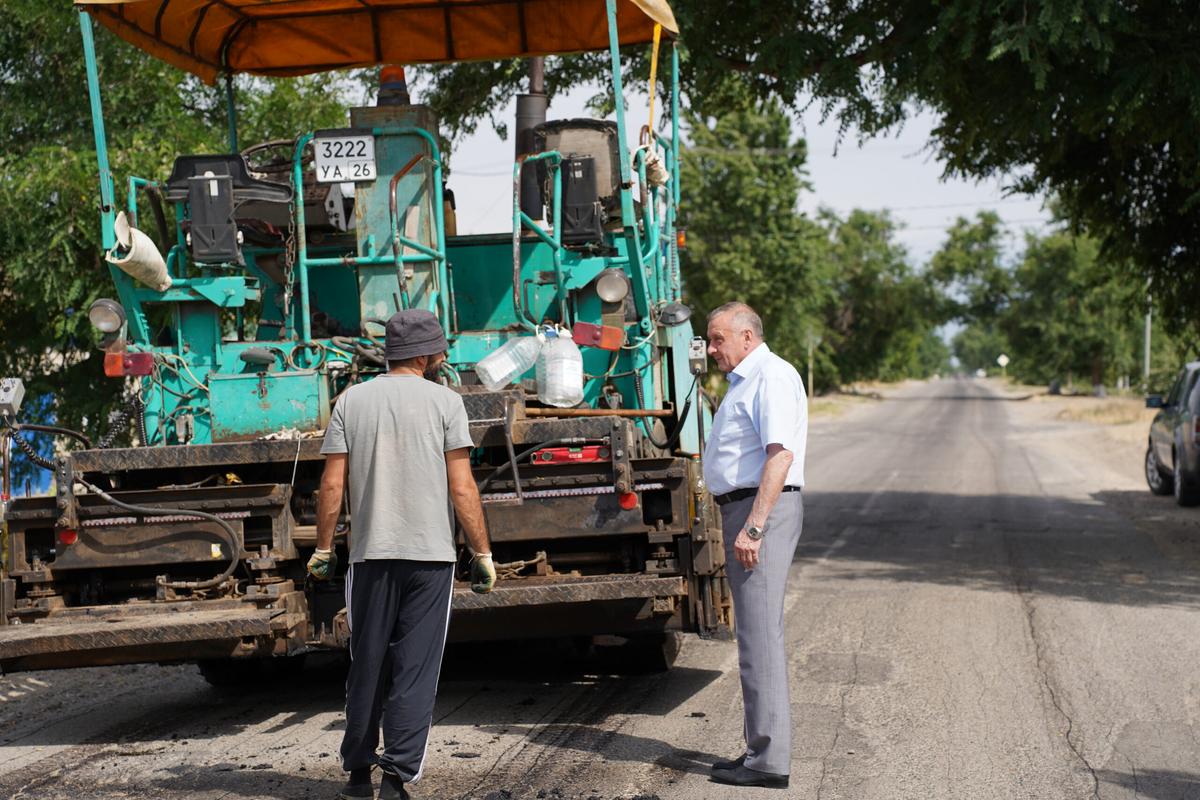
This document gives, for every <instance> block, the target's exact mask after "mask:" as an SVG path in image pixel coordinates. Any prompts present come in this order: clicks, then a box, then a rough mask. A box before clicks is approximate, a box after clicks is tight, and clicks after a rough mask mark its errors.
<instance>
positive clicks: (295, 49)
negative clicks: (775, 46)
mask: <svg viewBox="0 0 1200 800" xmlns="http://www.w3.org/2000/svg"><path fill="white" fill-rule="evenodd" d="M77 5H78V6H80V7H81V8H84V9H85V10H87V12H88V13H89V14H91V15H92V16H93V17H95V18H96V19H97V20H99V21H100V23H101V24H102V25H104V27H106V28H108V29H109V30H111V31H113V32H114V33H116V34H117V35H118V36H120V37H121V38H122V39H124V40H126V41H127V42H130V43H132V44H133V45H135V46H137V47H138V48H140V49H142V50H145V51H146V52H147V53H150V54H151V55H153V56H155V57H156V58H159V59H162V60H163V61H166V62H167V63H169V64H173V65H175V66H177V67H179V68H181V69H185V70H187V71H188V72H192V73H194V74H196V75H198V76H199V77H200V78H202V79H203V80H205V81H207V82H209V83H212V82H213V81H214V80H216V77H217V76H218V75H219V74H221V73H222V72H251V73H255V74H258V75H304V74H307V73H311V72H321V71H324V70H331V69H344V68H348V67H369V66H372V65H375V64H419V63H436V62H447V61H473V60H484V59H502V58H516V57H522V56H537V55H549V54H553V53H575V52H581V51H585V50H600V49H603V48H605V47H607V46H608V25H607V22H606V18H605V0H90V1H83V0H81V2H78V3H77ZM656 22H657V23H661V24H662V26H663V28H665V29H666V30H667V32H668V33H672V34H673V33H677V32H678V26H677V25H676V23H675V15H674V14H673V13H671V8H670V6H668V5H667V2H666V0H617V28H618V30H619V32H620V36H621V43H622V44H640V43H645V42H649V41H651V39H652V38H653V32H654V24H655V23H656Z"/></svg>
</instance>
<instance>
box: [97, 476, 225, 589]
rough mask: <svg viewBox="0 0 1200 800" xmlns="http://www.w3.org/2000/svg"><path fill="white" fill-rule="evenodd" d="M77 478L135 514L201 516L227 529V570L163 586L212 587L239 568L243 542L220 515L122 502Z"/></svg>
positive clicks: (105, 499) (102, 497)
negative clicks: (194, 579)
mask: <svg viewBox="0 0 1200 800" xmlns="http://www.w3.org/2000/svg"><path fill="white" fill-rule="evenodd" d="M75 480H77V481H79V482H80V483H82V484H83V485H84V486H86V487H87V488H88V489H90V490H91V491H93V492H95V493H96V494H97V495H98V496H99V497H100V498H101V499H103V500H104V501H105V502H106V503H111V504H113V505H114V506H116V507H117V508H123V509H125V510H126V511H132V512H133V513H135V514H141V515H143V516H146V517H174V516H189V517H199V518H200V519H210V520H212V521H213V522H215V523H217V524H218V525H220V526H221V527H222V528H224V529H225V533H227V534H228V535H229V551H230V552H231V553H232V556H230V559H229V566H227V567H225V571H224V572H222V573H221V574H220V575H218V576H217V577H215V578H209V579H208V580H206V581H166V582H164V583H163V586H166V587H167V588H168V589H192V590H200V589H212V588H214V587H216V586H220V585H221V584H222V583H224V582H225V581H227V580H228V579H229V576H231V575H233V572H234V570H236V569H237V566H238V564H239V563H240V561H241V559H240V558H238V556H239V555H240V554H241V551H242V544H241V542H239V541H238V536H237V531H235V530H234V529H233V526H232V525H230V524H229V523H228V522H226V521H225V520H223V519H221V518H220V517H218V516H217V515H216V514H210V513H208V512H207V511H197V510H195V509H192V508H179V509H174V508H172V509H163V508H151V507H149V506H135V505H132V504H130V503H124V502H121V501H120V500H118V499H117V498H115V497H113V496H112V495H111V494H109V493H108V492H106V491H104V490H103V489H101V488H100V487H98V486H96V485H95V484H92V483H89V482H88V481H85V480H84V479H83V478H80V477H78V476H77V477H76V478H75Z"/></svg>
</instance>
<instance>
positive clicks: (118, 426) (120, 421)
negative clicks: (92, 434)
mask: <svg viewBox="0 0 1200 800" xmlns="http://www.w3.org/2000/svg"><path fill="white" fill-rule="evenodd" d="M145 407H146V406H145V404H144V403H143V402H142V398H140V397H134V398H133V399H131V400H130V401H129V403H128V404H127V405H126V406H125V408H123V409H121V413H120V414H118V415H117V418H116V419H115V420H113V423H112V427H111V428H109V430H108V433H106V434H104V436H103V437H101V439H100V441H99V442H97V444H96V446H97V447H99V448H100V449H101V450H107V449H108V448H110V447H112V443H113V442H114V441H116V439H117V436H118V435H120V433H121V431H123V430H124V429H125V426H126V425H127V424H128V423H129V418H130V417H131V416H135V415H136V418H137V423H138V434H139V435H140V436H141V439H142V444H143V445H144V444H146V417H145V415H143V414H142V411H143V410H144V409H145ZM87 447H89V448H90V447H91V445H87Z"/></svg>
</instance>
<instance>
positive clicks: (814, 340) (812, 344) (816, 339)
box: [804, 325, 821, 397]
mask: <svg viewBox="0 0 1200 800" xmlns="http://www.w3.org/2000/svg"><path fill="white" fill-rule="evenodd" d="M820 343H821V337H820V336H814V335H813V329H812V325H809V326H808V385H807V386H805V387H804V390H805V391H806V392H808V396H809V397H812V396H813V351H814V350H815V349H816V347H817V345H819V344H820Z"/></svg>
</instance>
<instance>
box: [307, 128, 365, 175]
mask: <svg viewBox="0 0 1200 800" xmlns="http://www.w3.org/2000/svg"><path fill="white" fill-rule="evenodd" d="M313 153H314V154H315V156H316V163H315V166H316V170H317V181H318V182H319V183H345V182H347V181H373V180H375V137H374V136H370V135H366V136H328V137H320V138H316V139H313Z"/></svg>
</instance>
